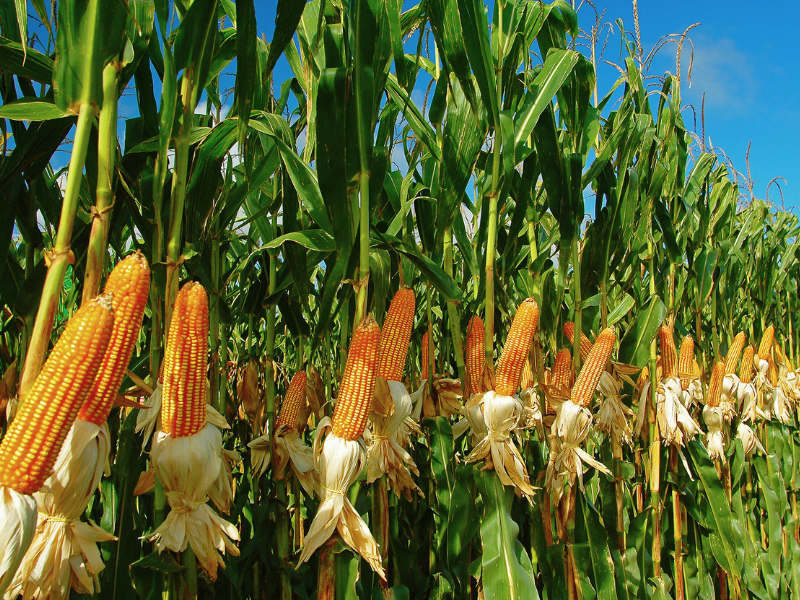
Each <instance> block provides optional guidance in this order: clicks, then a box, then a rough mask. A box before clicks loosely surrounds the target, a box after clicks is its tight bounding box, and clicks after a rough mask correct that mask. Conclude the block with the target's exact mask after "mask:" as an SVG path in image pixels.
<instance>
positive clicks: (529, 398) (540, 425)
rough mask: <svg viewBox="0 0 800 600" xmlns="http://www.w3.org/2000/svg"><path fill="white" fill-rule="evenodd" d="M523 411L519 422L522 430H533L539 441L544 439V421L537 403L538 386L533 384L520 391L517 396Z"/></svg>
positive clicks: (540, 406) (539, 404)
mask: <svg viewBox="0 0 800 600" xmlns="http://www.w3.org/2000/svg"><path fill="white" fill-rule="evenodd" d="M519 399H520V400H521V401H522V407H523V411H524V415H523V418H522V420H521V424H522V427H521V428H522V429H535V430H536V432H537V433H538V434H539V439H540V440H542V441H543V440H544V439H545V431H544V419H543V415H542V405H541V403H540V402H539V394H538V386H537V385H536V384H535V383H534V384H533V386H532V387H529V388H526V389H524V390H522V391H521V392H520V394H519Z"/></svg>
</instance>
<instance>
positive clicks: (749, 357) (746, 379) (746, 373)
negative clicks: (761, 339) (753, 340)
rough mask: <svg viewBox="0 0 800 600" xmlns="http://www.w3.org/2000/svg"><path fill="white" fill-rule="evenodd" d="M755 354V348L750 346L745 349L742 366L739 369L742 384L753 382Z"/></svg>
mask: <svg viewBox="0 0 800 600" xmlns="http://www.w3.org/2000/svg"><path fill="white" fill-rule="evenodd" d="M755 353H756V349H755V348H754V347H753V346H748V347H747V348H745V349H744V354H743V355H742V365H741V366H740V367H739V381H741V382H742V383H750V382H751V381H753V356H754V355H755Z"/></svg>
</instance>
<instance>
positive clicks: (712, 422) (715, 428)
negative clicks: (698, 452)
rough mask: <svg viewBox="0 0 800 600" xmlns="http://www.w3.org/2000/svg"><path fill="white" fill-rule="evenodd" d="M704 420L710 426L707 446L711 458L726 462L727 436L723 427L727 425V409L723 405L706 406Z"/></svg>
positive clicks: (707, 434)
mask: <svg viewBox="0 0 800 600" xmlns="http://www.w3.org/2000/svg"><path fill="white" fill-rule="evenodd" d="M703 421H704V422H705V424H706V427H707V428H708V433H706V448H707V449H708V457H709V458H710V459H711V460H718V461H720V462H721V463H722V464H725V436H724V434H723V433H722V427H723V426H724V425H725V409H724V408H723V407H722V406H708V405H706V406H704V407H703Z"/></svg>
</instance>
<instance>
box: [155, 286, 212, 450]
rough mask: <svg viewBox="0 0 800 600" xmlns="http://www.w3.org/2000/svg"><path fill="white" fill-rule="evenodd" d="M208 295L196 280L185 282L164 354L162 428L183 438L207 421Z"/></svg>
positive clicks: (198, 429) (179, 295)
mask: <svg viewBox="0 0 800 600" xmlns="http://www.w3.org/2000/svg"><path fill="white" fill-rule="evenodd" d="M207 375H208V296H207V295H206V290H205V288H203V286H202V285H200V284H199V283H194V282H190V283H187V284H186V285H184V286H183V287H182V288H181V290H180V292H178V296H177V298H175V310H174V311H173V313H172V324H171V325H170V329H169V334H168V335H167V351H166V353H165V355H164V388H163V391H162V404H161V428H162V429H163V430H164V432H166V433H168V434H170V435H171V436H172V437H186V436H189V435H194V434H196V433H197V432H199V431H200V430H201V429H202V428H203V427H205V424H206V386H207V380H206V377H207Z"/></svg>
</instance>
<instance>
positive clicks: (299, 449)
mask: <svg viewBox="0 0 800 600" xmlns="http://www.w3.org/2000/svg"><path fill="white" fill-rule="evenodd" d="M247 447H248V448H250V464H251V466H252V469H253V472H254V473H255V474H256V477H261V476H262V475H263V474H264V473H265V472H266V470H267V468H269V465H270V459H271V456H270V436H269V433H266V434H264V435H262V436H261V437H258V438H256V439H254V440H253V441H252V442H250V443H249V444H247ZM275 455H276V458H277V464H276V465H275V479H279V480H282V479H286V467H287V466H289V467H291V469H292V472H293V473H294V474H295V476H296V477H297V481H299V482H300V485H301V486H303V489H304V490H305V491H306V494H308V495H309V496H310V497H312V498H313V497H314V493H315V492H316V490H317V488H318V486H319V473H317V471H316V470H315V469H314V453H313V452H312V450H311V448H309V447H308V446H306V444H305V442H303V439H302V438H301V437H300V435H299V434H298V433H297V431H296V430H295V429H294V428H293V427H288V426H287V425H281V426H280V427H278V429H277V431H276V434H275Z"/></svg>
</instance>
